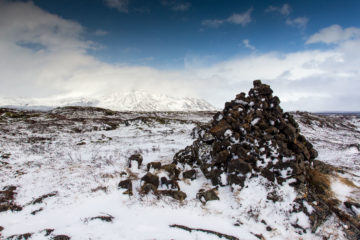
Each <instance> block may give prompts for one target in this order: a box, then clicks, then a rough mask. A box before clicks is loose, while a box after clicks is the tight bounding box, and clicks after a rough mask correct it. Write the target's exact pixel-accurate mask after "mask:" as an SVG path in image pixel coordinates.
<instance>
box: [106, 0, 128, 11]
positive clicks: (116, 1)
mask: <svg viewBox="0 0 360 240" xmlns="http://www.w3.org/2000/svg"><path fill="white" fill-rule="evenodd" d="M105 3H106V5H108V6H109V7H111V8H115V9H117V10H118V11H119V12H124V13H127V12H128V11H129V8H128V7H129V0H105Z"/></svg>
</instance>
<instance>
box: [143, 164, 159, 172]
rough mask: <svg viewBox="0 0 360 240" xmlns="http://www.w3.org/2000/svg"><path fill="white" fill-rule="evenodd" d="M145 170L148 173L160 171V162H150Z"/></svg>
mask: <svg viewBox="0 0 360 240" xmlns="http://www.w3.org/2000/svg"><path fill="white" fill-rule="evenodd" d="M146 168H147V170H148V171H150V169H151V168H152V169H157V170H160V168H161V162H150V163H148V164H147V165H146Z"/></svg>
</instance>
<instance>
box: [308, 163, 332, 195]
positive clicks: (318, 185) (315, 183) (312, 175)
mask: <svg viewBox="0 0 360 240" xmlns="http://www.w3.org/2000/svg"><path fill="white" fill-rule="evenodd" d="M308 176H309V182H310V184H311V187H312V188H313V189H314V190H315V192H316V193H317V194H320V195H324V196H325V197H327V198H332V197H333V192H332V191H331V180H330V179H331V176H330V175H328V174H324V173H321V172H320V171H319V170H316V169H310V170H309V171H308Z"/></svg>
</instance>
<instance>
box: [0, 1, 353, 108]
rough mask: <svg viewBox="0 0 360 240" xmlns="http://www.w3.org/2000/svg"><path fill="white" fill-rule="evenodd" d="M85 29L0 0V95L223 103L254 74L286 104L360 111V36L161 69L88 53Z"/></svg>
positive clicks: (187, 61) (30, 5) (189, 61)
mask: <svg viewBox="0 0 360 240" xmlns="http://www.w3.org/2000/svg"><path fill="white" fill-rule="evenodd" d="M83 31H84V30H83V27H82V26H81V25H79V24H78V23H76V22H73V21H69V20H64V19H62V18H60V17H58V16H56V15H53V14H49V13H47V12H45V11H43V10H41V9H40V8H38V7H37V6H35V5H34V4H33V3H31V2H27V3H24V2H5V1H2V0H0V81H1V88H0V96H2V97H6V96H9V97H16V96H36V97H46V96H53V95H67V96H81V95H82V96H84V95H97V94H99V95H102V94H106V93H110V92H113V91H130V90H145V91H151V92H156V93H167V94H173V95H176V96H185V95H190V96H200V97H203V98H204V99H206V100H208V101H209V102H211V103H212V104H214V105H216V106H218V107H222V106H223V104H224V102H225V101H227V100H231V99H232V98H233V97H234V96H235V95H236V94H237V93H239V92H241V91H248V89H249V88H250V87H251V83H252V80H253V79H262V80H263V82H265V83H268V84H270V85H271V86H272V88H273V90H274V92H275V94H276V95H278V96H279V97H280V99H281V101H282V106H283V107H284V108H285V109H286V110H297V109H300V110H309V111H313V110H322V111H323V110H360V94H359V91H358V89H360V81H359V76H360V69H359V67H358V66H360V39H358V38H354V37H350V38H347V40H342V41H340V42H338V45H336V46H332V47H331V49H328V50H304V51H298V52H290V53H277V52H270V53H264V54H251V55H249V56H242V57H235V58H233V59H229V60H227V61H222V62H217V63H216V64H212V65H209V64H208V63H206V61H205V64H199V65H198V66H194V61H192V59H191V58H190V57H188V58H187V59H185V66H186V67H185V69H184V70H158V69H155V68H151V67H143V66H126V65H116V64H108V63H104V62H101V61H99V60H98V59H96V58H94V57H92V56H90V55H88V54H87V49H89V48H91V47H92V43H91V42H88V41H86V40H84V39H83V36H82V33H83ZM323 31H324V30H320V31H319V33H320V32H323ZM310 39H311V38H310ZM319 39H321V38H319ZM20 42H22V43H31V44H35V45H36V44H39V45H40V46H42V47H40V48H32V47H31V44H30V46H26V44H19V43H20ZM244 43H245V42H244ZM247 43H248V44H250V42H247ZM195 57H196V56H195ZM197 62H200V63H201V57H198V61H197Z"/></svg>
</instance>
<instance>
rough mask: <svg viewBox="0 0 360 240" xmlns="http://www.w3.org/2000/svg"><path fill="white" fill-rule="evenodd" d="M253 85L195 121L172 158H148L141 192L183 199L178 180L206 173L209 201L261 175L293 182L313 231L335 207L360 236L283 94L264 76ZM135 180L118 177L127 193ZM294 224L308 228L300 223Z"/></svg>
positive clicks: (203, 196) (275, 182) (203, 194)
mask: <svg viewBox="0 0 360 240" xmlns="http://www.w3.org/2000/svg"><path fill="white" fill-rule="evenodd" d="M253 85H254V87H253V88H252V89H250V91H249V93H248V95H246V94H245V93H240V94H238V95H236V98H235V99H234V100H232V101H230V102H227V103H225V108H224V109H223V110H222V111H221V112H218V113H216V114H215V115H214V117H213V120H212V121H211V122H210V123H208V124H205V125H201V126H198V127H196V128H195V129H194V130H193V132H192V135H193V137H194V138H195V139H196V140H195V141H194V142H193V144H192V145H190V146H187V147H186V148H185V149H183V150H181V151H179V152H178V153H176V154H175V156H174V158H173V162H172V163H170V164H166V165H163V164H161V163H160V162H151V163H149V164H147V167H146V173H145V175H144V176H142V177H141V179H140V187H141V188H140V194H148V193H150V192H152V193H154V194H155V195H156V196H158V197H160V196H161V195H163V196H170V197H173V198H174V199H176V200H180V201H182V200H184V199H185V198H186V197H187V196H186V193H184V192H182V191H181V189H180V187H179V184H178V181H180V180H186V179H187V180H188V181H193V180H195V179H196V178H199V177H202V176H204V177H205V178H207V179H209V182H211V184H212V185H213V188H211V189H207V190H206V189H199V191H198V193H197V196H196V197H197V198H198V199H199V200H200V201H201V202H202V203H203V204H206V202H208V201H211V200H219V196H218V194H217V190H218V188H219V187H223V186H231V189H232V190H234V189H238V190H240V191H241V189H242V188H243V187H244V186H245V184H246V181H247V180H249V179H251V178H255V177H263V178H264V179H267V181H268V182H269V183H270V185H271V186H281V185H284V184H288V185H290V186H292V187H294V189H295V190H296V191H297V197H296V199H295V200H294V204H293V210H292V212H303V213H305V214H306V215H307V216H308V217H309V220H310V224H311V231H312V232H315V231H316V229H317V228H318V226H320V225H321V224H322V223H323V222H324V221H326V219H327V218H328V216H330V215H331V214H332V213H335V214H336V215H337V216H338V217H339V218H340V219H346V221H344V222H346V223H347V224H348V226H354V227H351V230H352V232H351V234H352V236H355V237H354V238H353V237H351V238H349V239H356V237H357V236H360V226H358V225H357V223H353V222H354V221H353V220H351V219H352V218H349V217H348V215H346V214H345V215H346V218H345V217H344V216H345V215H344V214H343V212H342V211H340V210H339V208H338V206H339V202H338V201H337V200H334V199H332V198H331V193H330V186H329V185H326V184H324V181H323V180H326V175H323V174H321V172H322V171H321V170H320V169H317V167H316V166H317V165H319V164H315V163H317V162H319V161H318V160H315V158H316V157H317V155H318V153H317V151H316V150H315V149H314V148H313V145H312V144H311V143H310V142H309V141H307V140H306V138H305V137H304V136H303V135H301V134H300V129H299V125H298V124H297V123H296V121H295V120H294V118H293V116H292V115H291V114H290V113H287V112H284V111H283V110H282V109H281V107H280V100H279V98H278V97H276V96H273V91H272V89H271V88H270V86H269V85H266V84H262V83H261V81H260V80H255V81H254V82H253ZM142 160H143V159H142V157H141V155H139V154H134V155H132V156H130V157H129V167H131V162H133V161H136V162H137V163H138V166H139V168H140V166H141V164H142ZM314 160H315V161H314ZM315 165H316V166H315ZM151 170H153V171H151ZM154 170H156V171H154ZM161 171H163V172H166V173H167V177H161V179H160V178H159V176H157V173H159V172H161ZM134 180H137V178H131V176H130V177H128V179H126V180H123V181H121V182H120V183H119V188H125V189H127V191H125V192H124V193H125V194H129V195H132V194H133V189H132V181H134ZM327 181H328V180H327ZM161 186H166V190H161V189H164V188H161ZM273 189H275V188H273ZM281 198H282V197H281V196H279V194H278V193H277V192H276V191H270V190H269V193H268V195H267V200H269V201H273V202H276V201H279V200H281ZM306 203H307V204H306ZM309 206H310V208H309ZM309 209H313V210H311V211H310V210H309ZM339 211H340V212H339ZM349 219H350V220H349ZM342 221H343V220H342ZM294 227H295V228H299V229H300V230H301V231H303V232H306V229H303V228H302V227H301V226H298V225H296V224H295V225H294ZM348 235H349V234H348Z"/></svg>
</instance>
